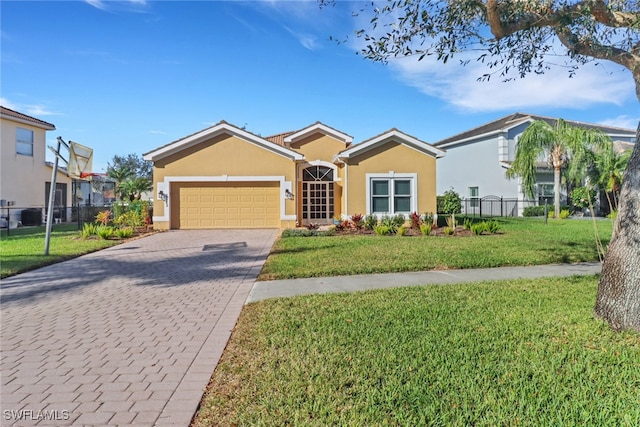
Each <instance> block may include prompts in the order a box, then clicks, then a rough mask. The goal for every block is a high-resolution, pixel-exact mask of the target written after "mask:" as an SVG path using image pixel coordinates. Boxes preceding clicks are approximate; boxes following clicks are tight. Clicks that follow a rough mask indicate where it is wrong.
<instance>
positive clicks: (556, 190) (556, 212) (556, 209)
mask: <svg viewBox="0 0 640 427" xmlns="http://www.w3.org/2000/svg"><path fill="white" fill-rule="evenodd" d="M553 216H554V218H560V168H559V167H554V168H553Z"/></svg>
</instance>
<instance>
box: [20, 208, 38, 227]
mask: <svg viewBox="0 0 640 427" xmlns="http://www.w3.org/2000/svg"><path fill="white" fill-rule="evenodd" d="M22 225H24V226H29V225H42V209H35V208H32V209H23V210H22Z"/></svg>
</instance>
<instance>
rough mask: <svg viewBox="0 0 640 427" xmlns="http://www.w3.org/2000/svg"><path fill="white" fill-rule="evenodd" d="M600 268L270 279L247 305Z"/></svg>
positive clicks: (592, 264) (549, 267)
mask: <svg viewBox="0 0 640 427" xmlns="http://www.w3.org/2000/svg"><path fill="white" fill-rule="evenodd" d="M601 268H602V264H601V263H599V262H583V263H578V264H552V265H535V266H530V267H498V268H480V269H469V270H437V271H435V270H432V271H415V272H407V273H387V274H363V275H356V276H333V277H312V278H308V279H291V280H270V281H265V282H256V283H255V284H254V285H253V289H252V290H251V292H250V293H249V296H248V298H247V303H251V302H256V301H260V300H263V299H267V298H277V297H290V296H295V295H310V294H320V293H335V292H355V291H366V290H370V289H384V288H392V287H400V286H418V285H438V284H441V285H443V284H453V283H468V282H479V281H484V280H509V279H520V278H538V277H554V276H555V277H557V276H561V277H562V276H574V275H593V274H598V273H600V270H601Z"/></svg>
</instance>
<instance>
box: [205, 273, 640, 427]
mask: <svg viewBox="0 0 640 427" xmlns="http://www.w3.org/2000/svg"><path fill="white" fill-rule="evenodd" d="M596 287H597V279H596V278H595V277H580V278H578V277H574V278H562V279H537V280H518V281H511V282H485V283H479V284H471V285H447V286H428V287H412V288H399V289H389V290H381V291H370V292H363V293H356V294H349V295H345V294H338V295H336V294H329V295H315V296H305V297H297V298H289V299H276V300H267V301H262V302H259V303H255V304H250V305H248V306H246V307H245V308H244V310H243V312H242V314H241V316H240V319H239V322H238V324H237V326H236V329H235V331H234V333H233V335H232V338H231V340H230V342H229V344H228V346H227V348H226V350H225V353H224V355H223V357H222V359H221V361H220V363H219V365H218V367H217V368H216V371H215V372H214V374H213V377H212V381H211V383H210V385H209V387H208V388H207V391H206V393H205V396H204V398H203V400H202V402H201V406H200V409H199V411H198V413H197V415H196V417H195V419H194V422H193V426H196V427H201V426H211V425H264V426H280V425H310V426H324V425H344V426H361V425H372V426H375V425H403V426H415V425H438V426H441V425H453V426H464V425H475V426H494V425H507V426H512V425H513V426H515V425H521V426H539V425H594V426H595V425H597V426H637V425H640V405H638V396H639V393H640V338H639V337H638V336H637V335H633V334H631V333H614V332H612V331H611V330H610V329H609V328H608V327H607V326H606V325H605V324H604V323H603V322H600V321H598V320H596V319H594V317H593V315H592V311H593V301H594V300H595V292H596Z"/></svg>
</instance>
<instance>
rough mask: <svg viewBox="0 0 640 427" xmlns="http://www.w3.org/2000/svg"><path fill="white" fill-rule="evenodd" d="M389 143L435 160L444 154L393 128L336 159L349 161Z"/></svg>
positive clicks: (342, 153) (345, 151)
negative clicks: (394, 143)
mask: <svg viewBox="0 0 640 427" xmlns="http://www.w3.org/2000/svg"><path fill="white" fill-rule="evenodd" d="M389 142H396V143H399V144H402V145H406V146H408V147H410V148H413V149H415V150H417V151H419V152H421V153H422V154H426V155H430V156H433V157H435V158H439V157H444V155H445V152H444V151H443V150H441V149H439V148H436V147H434V146H433V145H431V144H429V143H426V142H424V141H421V140H419V139H418V138H415V137H413V136H410V135H407V134H406V133H403V132H401V131H399V130H398V129H396V128H393V129H390V130H388V131H386V132H384V133H381V134H380V135H378V136H374V137H373V138H371V139H368V140H366V141H363V142H361V143H359V144H356V145H353V146H351V147H350V148H348V149H346V150H344V151H342V152H340V153H339V154H338V156H337V157H338V158H339V159H350V158H353V157H356V156H358V155H360V154H363V153H366V152H367V151H370V150H373V149H374V148H377V147H381V146H384V145H385V144H387V143H389Z"/></svg>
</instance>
